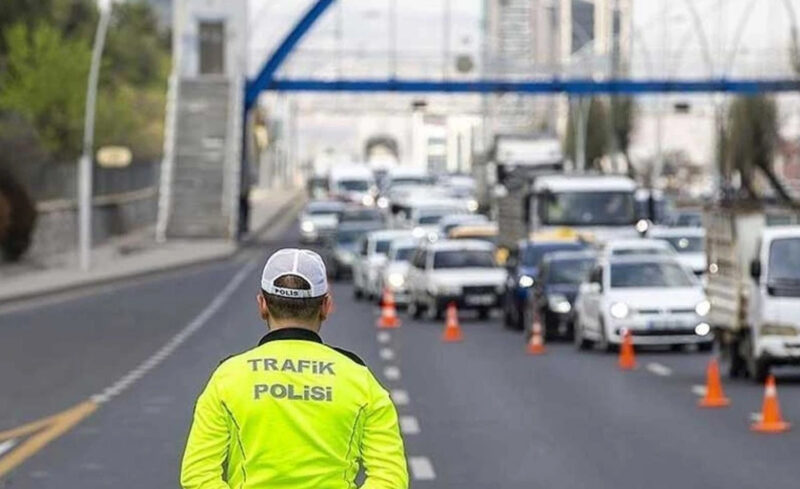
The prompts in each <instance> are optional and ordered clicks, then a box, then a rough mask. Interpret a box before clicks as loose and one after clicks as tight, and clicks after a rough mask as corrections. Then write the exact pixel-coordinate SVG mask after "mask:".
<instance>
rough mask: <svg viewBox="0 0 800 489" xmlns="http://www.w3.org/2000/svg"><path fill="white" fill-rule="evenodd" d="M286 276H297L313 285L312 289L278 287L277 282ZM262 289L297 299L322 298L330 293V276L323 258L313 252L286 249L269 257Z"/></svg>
mask: <svg viewBox="0 0 800 489" xmlns="http://www.w3.org/2000/svg"><path fill="white" fill-rule="evenodd" d="M286 275H297V276H298V277H300V278H302V279H304V280H305V281H306V282H308V283H309V284H310V285H311V288H310V289H290V288H286V287H278V286H276V285H275V281H276V280H278V279H279V278H281V277H284V276H286ZM261 288H262V289H263V290H264V292H266V293H267V294H270V295H277V296H280V297H289V298H297V299H305V298H313V297H322V296H323V295H325V294H326V293H327V292H328V274H327V273H326V272H325V263H324V262H323V261H322V258H321V257H320V256H319V255H318V254H316V253H314V252H313V251H311V250H301V249H297V248H284V249H282V250H278V251H276V252H275V253H273V254H272V256H270V257H269V260H267V264H266V265H264V272H263V273H262V274H261Z"/></svg>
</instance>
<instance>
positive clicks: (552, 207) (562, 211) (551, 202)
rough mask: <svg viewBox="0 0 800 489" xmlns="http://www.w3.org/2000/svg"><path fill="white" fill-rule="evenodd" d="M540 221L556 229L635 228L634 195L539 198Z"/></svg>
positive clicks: (571, 194) (551, 195)
mask: <svg viewBox="0 0 800 489" xmlns="http://www.w3.org/2000/svg"><path fill="white" fill-rule="evenodd" d="M538 209H539V218H540V219H541V221H542V223H543V224H548V225H557V226H603V225H611V226H615V225H616V226H618V225H623V224H633V222H634V221H635V220H636V213H635V208H634V204H633V193H631V192H558V193H549V194H544V195H541V196H540V197H539V205H538Z"/></svg>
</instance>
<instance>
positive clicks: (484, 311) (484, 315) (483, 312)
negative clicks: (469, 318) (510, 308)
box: [478, 307, 489, 321]
mask: <svg viewBox="0 0 800 489" xmlns="http://www.w3.org/2000/svg"><path fill="white" fill-rule="evenodd" d="M478 319H480V320H481V321H486V320H487V319H489V308H488V307H481V308H480V309H478Z"/></svg>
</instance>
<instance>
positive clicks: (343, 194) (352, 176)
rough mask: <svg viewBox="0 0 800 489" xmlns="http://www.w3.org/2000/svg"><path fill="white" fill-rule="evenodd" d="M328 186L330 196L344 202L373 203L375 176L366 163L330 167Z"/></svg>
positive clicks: (367, 204)
mask: <svg viewBox="0 0 800 489" xmlns="http://www.w3.org/2000/svg"><path fill="white" fill-rule="evenodd" d="M328 186H329V189H330V194H331V196H332V197H334V198H337V199H339V200H343V201H346V202H352V203H356V204H361V205H366V206H372V205H374V204H375V193H376V185H375V176H374V175H373V174H372V170H370V169H369V168H368V167H367V166H366V165H339V166H335V167H333V168H331V170H330V173H329V176H328Z"/></svg>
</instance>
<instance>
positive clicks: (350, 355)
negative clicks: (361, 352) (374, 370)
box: [326, 345, 367, 367]
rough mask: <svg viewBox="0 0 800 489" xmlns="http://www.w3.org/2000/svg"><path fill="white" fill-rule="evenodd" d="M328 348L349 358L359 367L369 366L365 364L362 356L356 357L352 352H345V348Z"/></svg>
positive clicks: (330, 346)
mask: <svg viewBox="0 0 800 489" xmlns="http://www.w3.org/2000/svg"><path fill="white" fill-rule="evenodd" d="M326 346H328V347H329V348H331V349H332V350H335V351H336V352H338V353H340V354H342V355H344V356H346V357H347V358H349V359H350V360H352V361H353V362H355V363H357V364H358V365H361V366H362V367H366V366H367V364H366V363H364V360H362V359H361V357H360V356H358V355H356V354H355V353H353V352H351V351H350V350H345V349H344V348H339V347H338V346H332V345H326Z"/></svg>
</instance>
